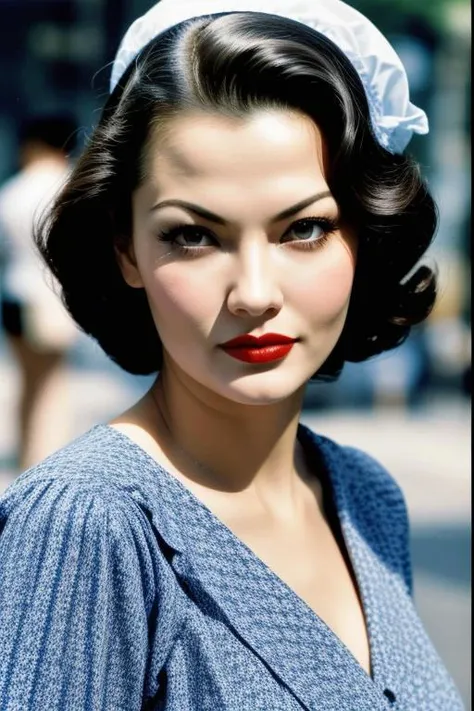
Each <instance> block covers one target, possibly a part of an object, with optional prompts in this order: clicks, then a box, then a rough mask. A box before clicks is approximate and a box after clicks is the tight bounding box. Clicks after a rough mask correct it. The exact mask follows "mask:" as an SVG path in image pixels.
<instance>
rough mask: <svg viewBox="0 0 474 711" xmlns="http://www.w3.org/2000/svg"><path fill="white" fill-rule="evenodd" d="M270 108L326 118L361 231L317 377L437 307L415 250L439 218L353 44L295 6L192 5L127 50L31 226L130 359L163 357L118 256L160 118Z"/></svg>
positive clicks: (341, 183) (331, 158) (378, 348)
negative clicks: (342, 308)
mask: <svg viewBox="0 0 474 711" xmlns="http://www.w3.org/2000/svg"><path fill="white" fill-rule="evenodd" d="M262 108H263V109H265V108H272V109H274V108H282V109H286V110H292V111H294V110H296V111H298V112H300V113H303V114H305V115H307V116H308V117H310V118H311V119H312V120H313V121H314V123H315V124H317V126H318V127H319V129H320V130H321V132H322V135H323V137H324V141H325V147H326V150H327V156H328V158H327V166H326V172H327V174H326V179H327V182H328V185H329V188H330V190H331V192H332V194H333V195H334V198H335V200H336V201H337V203H338V205H339V208H340V211H341V214H342V216H343V218H344V219H345V221H347V222H348V223H349V224H351V225H352V226H353V227H354V228H355V229H356V231H357V234H358V239H359V248H358V261H357V266H356V273H355V279H354V284H353V289H352V294H351V301H350V306H349V311H348V315H347V319H346V323H345V326H344V329H343V332H342V335H341V337H340V339H339V341H338V343H337V345H336V347H335V349H334V350H333V352H332V353H331V355H330V356H329V358H328V359H327V360H326V362H325V363H324V364H323V366H322V367H321V368H320V370H319V371H318V373H316V374H315V377H316V378H325V379H331V378H335V377H337V375H338V374H339V373H340V371H341V369H342V367H343V364H344V362H345V361H347V360H348V361H363V360H365V359H367V358H369V357H371V356H374V355H376V354H378V353H381V352H382V351H386V350H389V349H391V348H394V347H396V346H397V345H399V344H401V343H402V342H403V341H404V340H405V339H406V337H407V336H408V334H409V332H410V329H411V327H412V326H413V325H415V324H417V323H419V322H421V321H423V320H424V319H425V318H426V317H427V316H428V314H429V312H430V310H431V309H432V307H433V304H434V301H435V298H436V275H435V273H434V272H433V270H432V269H430V268H428V267H427V266H418V267H417V264H418V262H419V260H420V258H421V257H422V255H423V254H424V253H425V251H426V250H427V248H428V246H429V244H430V242H431V240H432V238H433V236H434V233H435V230H436V226H437V210H436V206H435V204H434V202H433V200H432V198H431V196H430V194H429V192H428V189H427V187H426V184H425V182H424V181H423V179H422V177H421V175H420V171H419V167H418V165H417V164H416V162H415V161H414V160H413V159H412V158H410V157H409V156H407V155H393V154H391V153H389V152H388V151H386V150H385V149H384V148H383V147H382V146H381V145H380V144H379V142H378V141H377V139H376V138H375V135H374V132H373V130H372V127H371V119H370V114H369V107H368V103H367V99H366V95H365V91H364V88H363V85H362V82H361V80H360V78H359V76H358V74H357V72H356V70H355V69H354V68H353V66H352V65H351V63H350V62H349V60H348V59H347V57H346V56H345V55H344V54H343V53H342V52H341V51H340V50H339V49H338V47H337V46H336V45H335V44H334V43H333V42H331V41H330V40H329V39H327V38H326V37H324V36H323V35H322V34H320V33H318V32H316V31H314V30H312V29H310V28H308V27H306V26H305V25H303V24H301V23H298V22H295V21H293V20H288V19H284V18H281V17H276V16H272V15H266V14H265V15H263V14H260V13H229V14H221V15H213V16H208V17H205V18H195V19H193V20H188V21H186V22H184V23H182V24H180V25H177V26H175V27H173V28H172V29H170V30H168V31H166V32H165V33H163V34H162V35H160V36H158V37H156V38H155V39H153V40H152V41H151V42H150V43H149V44H148V45H147V46H146V47H145V48H144V49H143V50H142V51H141V52H140V54H139V56H138V57H137V58H136V60H135V61H134V62H132V65H131V66H130V67H129V68H128V70H127V71H126V72H125V74H124V75H123V77H122V79H121V80H120V82H119V84H118V86H117V87H116V88H115V90H114V92H113V93H112V94H111V96H110V97H109V98H108V101H107V103H106V105H105V107H104V109H103V112H102V115H101V118H100V120H99V123H98V125H97V127H96V128H95V130H94V132H93V133H92V135H91V137H90V140H89V142H88V145H87V146H86V148H85V150H84V152H83V154H82V156H81V157H80V158H79V159H78V161H77V164H76V166H75V168H74V170H73V172H72V175H71V177H70V179H69V181H68V183H67V184H66V186H65V188H64V189H63V190H62V192H61V194H60V195H59V197H58V199H57V200H56V202H55V205H54V207H53V209H52V211H51V212H50V214H49V215H48V218H47V219H46V220H45V221H44V222H43V224H42V225H41V226H40V228H39V230H38V232H37V234H36V242H37V245H38V247H39V249H40V251H41V252H42V255H43V257H44V259H45V260H46V263H47V265H48V266H49V268H50V269H51V271H52V272H53V274H54V276H55V277H56V279H57V280H58V282H59V284H60V287H61V290H62V299H63V301H64V304H65V305H66V307H67V309H68V310H69V312H70V313H71V315H72V316H73V318H74V319H75V320H76V322H77V323H78V324H79V326H80V327H81V328H82V329H83V330H84V331H85V332H86V333H87V334H89V335H90V336H92V337H93V338H95V339H96V340H97V341H98V342H99V344H100V346H101V347H102V349H103V350H104V351H105V353H107V355H108V356H110V358H111V359H112V360H114V361H115V362H116V363H118V364H119V365H120V366H121V367H122V368H124V369H125V370H127V371H129V372H130V373H135V374H151V373H154V372H157V371H158V370H159V369H160V367H161V364H162V345H161V342H160V339H159V334H158V333H157V330H156V327H155V324H154V322H153V320H152V316H151V312H150V309H149V306H148V302H147V298H146V294H145V292H144V290H143V289H134V288H131V287H130V286H128V285H127V284H126V283H125V281H124V279H123V277H122V274H121V271H120V268H119V266H118V261H117V258H116V250H117V249H122V250H123V249H126V247H127V245H128V244H129V241H130V239H131V225H132V214H131V212H132V208H131V202H132V201H131V195H132V192H133V191H134V190H135V189H136V188H137V187H138V186H139V185H140V183H141V181H143V180H144V178H145V177H146V176H145V172H146V153H147V149H148V147H149V145H150V138H151V136H152V132H153V130H154V129H156V127H158V126H160V125H162V124H163V125H165V124H166V122H167V121H170V120H171V121H172V119H173V117H174V116H176V115H178V114H179V113H180V112H182V111H189V110H199V111H207V112H209V111H212V112H214V113H216V112H217V113H220V114H223V115H230V116H235V117H241V118H245V117H246V116H248V115H250V114H251V113H252V112H253V111H255V110H258V109H262ZM416 267H417V268H416ZM197 268H198V267H197Z"/></svg>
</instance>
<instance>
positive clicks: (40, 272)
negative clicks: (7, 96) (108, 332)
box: [0, 115, 78, 470]
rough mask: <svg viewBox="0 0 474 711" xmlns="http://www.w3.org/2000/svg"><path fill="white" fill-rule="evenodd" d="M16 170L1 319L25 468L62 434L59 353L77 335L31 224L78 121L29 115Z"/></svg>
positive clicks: (2, 247) (3, 213)
mask: <svg viewBox="0 0 474 711" xmlns="http://www.w3.org/2000/svg"><path fill="white" fill-rule="evenodd" d="M19 138H20V140H19V164H20V170H19V172H18V173H17V174H16V175H14V176H13V177H12V178H10V179H9V180H8V181H7V182H6V183H5V184H4V186H3V187H2V188H1V189H0V253H1V254H2V260H1V261H2V267H3V268H2V294H1V296H2V299H1V301H2V309H1V312H2V324H3V328H4V331H5V335H6V337H7V341H8V343H9V345H10V347H11V352H12V354H13V356H14V358H15V361H16V364H17V366H18V369H19V375H20V378H21V390H20V392H21V395H20V402H19V413H18V438H19V448H18V449H19V451H18V466H19V468H20V470H24V469H26V468H27V467H29V466H32V465H33V464H35V463H36V462H38V461H40V460H41V459H43V458H44V457H45V456H47V455H48V454H50V453H51V452H53V451H55V450H56V449H58V448H59V447H60V446H62V445H63V444H64V443H65V442H66V441H67V439H68V434H69V415H68V407H67V388H66V383H65V369H64V364H65V356H66V353H67V351H68V349H69V347H70V346H71V345H72V343H73V341H74V340H75V336H76V334H77V333H78V332H77V329H76V327H75V326H74V325H73V322H72V320H71V319H70V318H69V316H68V315H67V313H66V311H65V309H64V308H63V306H62V304H61V302H60V300H59V298H58V297H57V295H56V294H55V293H54V290H53V288H52V287H53V285H52V283H51V280H50V279H49V283H48V281H47V279H46V274H45V271H44V268H43V264H42V261H41V260H40V257H39V255H38V254H37V252H36V248H35V246H34V242H33V229H34V224H35V221H36V220H37V219H38V218H40V217H41V215H42V213H43V212H44V210H45V208H46V207H47V206H48V205H49V203H50V202H51V200H52V199H53V198H54V196H55V194H56V192H57V191H58V189H59V188H60V187H61V185H62V184H63V182H64V181H65V179H66V178H67V176H68V175H69V161H68V152H70V151H72V150H74V147H75V139H76V125H75V122H74V120H73V119H72V118H71V117H69V116H62V115H54V116H43V117H38V118H32V119H30V120H28V121H27V122H26V123H25V124H24V125H23V127H22V128H21V129H20V137H19Z"/></svg>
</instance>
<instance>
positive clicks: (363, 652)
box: [234, 516, 370, 675]
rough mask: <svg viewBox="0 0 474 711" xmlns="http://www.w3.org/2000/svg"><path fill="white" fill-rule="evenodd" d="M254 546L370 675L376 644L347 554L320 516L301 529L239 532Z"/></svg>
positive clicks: (274, 528)
mask: <svg viewBox="0 0 474 711" xmlns="http://www.w3.org/2000/svg"><path fill="white" fill-rule="evenodd" d="M234 532H235V533H236V535H237V536H238V537H239V538H240V540H242V541H243V542H244V543H245V544H246V545H247V547H248V548H250V550H251V551H252V552H253V553H254V554H255V555H256V556H257V557H258V558H259V559H260V560H262V561H263V562H264V563H265V564H266V566H267V567H268V568H269V569H270V570H271V571H272V573H274V574H275V575H276V576H277V577H278V578H279V579H280V580H282V581H283V582H284V583H285V584H286V585H287V586H288V587H289V588H290V589H291V590H292V591H293V592H294V593H295V594H296V595H297V596H298V597H299V598H300V599H301V600H303V602H305V603H306V605H307V606H308V607H309V608H310V609H311V610H312V611H313V612H314V613H315V614H316V615H317V616H318V617H319V618H320V619H321V620H322V621H323V622H324V623H325V624H326V625H327V627H328V628H329V629H330V630H331V631H332V632H333V633H334V634H335V635H336V636H337V637H338V638H339V639H340V640H341V641H342V642H343V643H344V645H345V646H346V647H347V648H348V649H349V651H350V652H351V653H352V655H353V656H354V658H355V659H356V660H357V662H358V663H359V664H360V666H361V667H362V669H364V671H365V672H366V673H367V674H369V675H370V645H369V639H368V633H367V626H366V620H365V616H364V611H363V607H362V603H361V599H360V595H359V590H358V587H357V582H356V580H355V576H354V573H353V570H352V567H351V564H350V560H349V557H348V555H347V553H346V551H345V547H344V544H343V543H342V542H338V541H337V540H336V537H335V535H334V533H333V532H332V530H331V528H330V526H329V524H328V523H327V522H326V520H325V519H323V518H322V517H320V516H316V517H314V519H313V520H311V521H309V522H306V524H305V525H302V526H298V527H296V528H293V529H291V528H284V527H281V528H278V527H273V528H272V529H265V528H263V529H262V528H260V529H254V530H252V529H249V528H248V527H247V528H245V529H242V530H235V531H234Z"/></svg>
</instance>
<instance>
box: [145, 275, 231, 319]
mask: <svg viewBox="0 0 474 711" xmlns="http://www.w3.org/2000/svg"><path fill="white" fill-rule="evenodd" d="M174 266H175V265H167V266H164V267H160V268H158V269H156V270H155V271H154V272H152V273H151V274H149V275H148V277H147V278H146V279H145V280H144V281H145V289H146V292H147V295H148V300H149V302H150V307H151V310H152V313H153V315H154V318H155V322H156V325H157V328H158V329H159V330H161V331H162V330H164V329H165V330H168V329H169V328H173V327H181V326H182V325H183V324H185V325H186V326H187V328H188V329H189V328H190V327H192V324H193V323H194V324H196V325H201V326H202V325H205V324H206V323H207V322H209V321H210V320H211V319H213V318H214V315H215V312H216V304H215V300H216V299H215V296H216V295H215V294H214V298H213V293H212V291H213V290H211V289H209V280H208V279H207V280H204V279H203V278H202V275H200V273H199V269H194V270H192V269H191V270H189V271H188V270H185V271H184V270H183V269H182V268H181V269H176V268H174ZM206 284H207V287H206ZM218 310H219V307H217V311H218Z"/></svg>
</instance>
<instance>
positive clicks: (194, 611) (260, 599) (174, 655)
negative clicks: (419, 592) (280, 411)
mask: <svg viewBox="0 0 474 711" xmlns="http://www.w3.org/2000/svg"><path fill="white" fill-rule="evenodd" d="M298 436H299V438H300V441H301V443H302V444H303V446H304V448H305V451H306V453H307V455H308V457H310V458H311V457H314V458H315V459H316V458H317V461H318V462H320V465H321V464H322V468H323V469H324V472H325V477H327V479H326V494H328V493H330V496H331V498H332V501H333V505H334V511H335V512H336V515H337V520H338V522H339V524H340V526H341V530H342V535H343V539H344V542H345V546H346V548H347V551H348V554H349V557H350V560H351V563H352V567H353V570H354V573H355V577H356V580H357V584H358V587H359V591H360V594H361V599H362V604H363V608H364V612H365V616H366V620H367V625H368V632H369V638H370V647H371V660H372V674H371V676H369V675H368V674H367V673H366V672H365V671H364V670H363V669H362V667H361V666H360V665H359V664H358V663H357V661H356V660H355V658H354V657H353V656H352V654H351V653H350V651H349V650H348V649H347V648H346V647H345V645H344V644H343V643H342V642H341V641H340V640H339V638H338V637H336V635H335V634H334V633H333V632H332V631H331V630H330V628H329V627H328V626H327V625H326V624H325V623H324V622H323V621H322V620H321V619H320V618H319V617H318V616H317V615H316V614H315V613H314V612H313V611H312V610H311V609H310V608H309V607H308V606H307V605H306V604H305V603H304V602H303V601H302V600H301V599H300V598H299V597H298V596H297V595H296V593H294V592H293V591H292V590H291V589H290V588H289V587H288V586H287V585H286V584H285V583H284V582H283V581H282V580H281V579H280V578H279V577H277V575H276V574H275V573H273V572H272V571H271V570H270V569H269V568H268V567H267V566H266V565H265V564H264V563H263V562H262V561H261V560H260V559H259V558H258V557H257V556H256V555H255V554H254V553H253V552H252V551H251V550H250V549H249V548H248V547H247V546H246V545H245V544H244V543H243V542H242V541H240V540H239V539H238V538H237V537H236V536H235V535H234V534H233V533H232V532H231V531H230V530H229V529H228V528H227V527H226V526H225V525H224V524H223V523H221V522H220V521H219V520H218V519H217V518H216V516H215V515H214V514H213V513H212V512H211V511H210V510H209V509H208V508H206V506H204V504H203V503H201V502H200V501H199V500H198V499H197V498H196V497H195V496H194V495H193V494H192V493H191V492H190V491H189V490H188V489H187V488H186V487H185V486H184V485H183V484H182V483H180V482H179V481H178V480H177V479H176V478H175V477H174V476H173V475H171V474H170V473H168V472H166V471H165V470H164V469H162V468H161V467H160V466H159V465H158V464H157V463H156V462H155V461H154V460H152V459H151V458H150V457H149V455H147V454H146V453H145V452H144V451H143V450H142V449H141V448H140V447H138V446H137V445H136V444H134V443H133V442H131V441H130V440H129V439H128V438H127V437H126V436H125V435H123V434H121V433H119V432H118V431H117V430H115V429H113V428H111V427H109V426H107V425H99V426H97V427H95V428H93V429H92V430H91V431H90V432H88V433H86V434H85V435H83V436H82V437H80V438H79V439H77V440H76V441H74V442H73V443H71V444H70V445H68V446H67V447H65V448H64V449H62V450H60V451H59V452H57V453H56V454H54V455H53V456H51V457H50V458H48V459H47V460H45V461H44V462H43V463H42V464H40V465H38V466H37V467H34V468H33V469H31V470H29V471H28V472H26V473H25V474H23V475H22V476H20V477H19V478H18V479H17V481H16V482H15V483H14V484H13V485H12V486H10V488H9V489H8V490H7V491H6V493H5V494H4V495H3V497H2V498H0V532H1V533H0V576H1V577H0V649H1V654H0V709H1V710H2V711H66V710H67V711H139V710H142V709H143V710H145V709H147V711H158V710H160V711H163V710H164V709H165V710H166V711H194V710H196V711H207V710H209V711H290V710H291V711H296V710H297V709H300V710H301V709H307V710H311V711H365V710H367V711H387V710H388V709H391V710H393V709H397V711H462V708H463V707H462V703H461V701H460V698H459V696H458V694H457V691H456V690H455V688H454V686H453V683H452V681H451V679H450V677H449V675H448V673H447V672H446V670H445V668H444V666H443V664H442V662H441V660H440V658H439V657H438V655H437V653H436V651H435V650H434V648H433V646H432V644H431V642H430V640H429V639H428V637H427V635H426V633H425V631H424V629H423V627H422V624H421V622H420V620H419V618H418V615H417V613H416V611H415V608H414V605H413V601H412V596H411V573H410V561H409V543H408V524H407V516H406V508H405V503H404V500H403V497H402V494H401V492H400V489H399V487H398V486H397V485H396V483H395V482H394V480H393V479H392V478H391V476H390V475H389V474H388V473H387V472H386V471H385V470H384V469H383V468H382V467H381V466H380V465H379V464H378V463H376V462H375V461H374V460H372V459H371V458H370V457H369V456H367V455H366V454H364V453H362V452H360V451H358V450H355V449H350V448H346V447H341V446H339V445H337V444H335V443H334V442H332V441H330V440H328V439H325V438H323V437H320V436H317V435H315V434H314V433H312V432H311V431H310V430H308V429H306V428H305V427H303V426H300V429H299V434H298Z"/></svg>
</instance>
